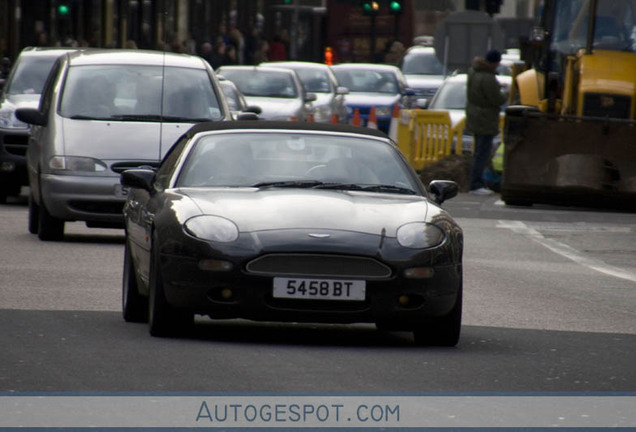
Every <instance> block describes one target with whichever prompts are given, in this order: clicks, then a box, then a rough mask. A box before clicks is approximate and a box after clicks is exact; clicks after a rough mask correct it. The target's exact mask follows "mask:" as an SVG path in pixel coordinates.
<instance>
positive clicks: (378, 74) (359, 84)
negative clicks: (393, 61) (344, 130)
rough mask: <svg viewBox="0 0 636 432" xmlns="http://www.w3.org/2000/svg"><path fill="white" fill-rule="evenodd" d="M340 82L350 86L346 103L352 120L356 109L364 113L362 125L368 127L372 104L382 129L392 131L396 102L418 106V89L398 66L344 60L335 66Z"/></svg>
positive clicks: (403, 106)
mask: <svg viewBox="0 0 636 432" xmlns="http://www.w3.org/2000/svg"><path fill="white" fill-rule="evenodd" d="M331 68H332V70H333V72H334V73H335V74H336V78H338V82H339V83H340V85H342V86H344V87H347V88H348V89H349V93H348V94H347V95H345V106H346V107H347V111H348V113H349V120H350V121H351V119H352V118H353V115H354V112H355V110H356V108H357V109H358V110H359V112H360V120H361V126H366V124H367V122H368V120H369V113H370V111H371V107H375V114H376V119H377V124H378V129H380V130H381V131H383V132H385V133H388V131H389V126H390V124H391V117H392V114H393V105H395V104H398V105H399V107H400V108H401V109H402V108H407V109H409V108H415V105H416V102H417V97H416V95H415V91H414V90H413V89H411V88H409V87H408V86H407V84H406V78H405V77H404V74H403V73H402V71H400V69H399V68H398V67H397V66H392V65H385V64H373V63H342V64H338V65H334V66H331Z"/></svg>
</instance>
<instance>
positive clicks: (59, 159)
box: [49, 156, 107, 172]
mask: <svg viewBox="0 0 636 432" xmlns="http://www.w3.org/2000/svg"><path fill="white" fill-rule="evenodd" d="M49 168H51V169H53V170H63V171H81V172H103V171H106V168H107V166H106V164H105V163H104V162H102V161H100V160H97V159H93V158H89V157H80V156H53V157H52V158H51V159H49Z"/></svg>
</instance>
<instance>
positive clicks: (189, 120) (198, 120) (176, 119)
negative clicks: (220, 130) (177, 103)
mask: <svg viewBox="0 0 636 432" xmlns="http://www.w3.org/2000/svg"><path fill="white" fill-rule="evenodd" d="M161 119H162V120H163V121H168V122H175V123H201V122H208V121H212V119H211V118H203V117H178V116H162V117H161Z"/></svg>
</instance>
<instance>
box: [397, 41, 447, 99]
mask: <svg viewBox="0 0 636 432" xmlns="http://www.w3.org/2000/svg"><path fill="white" fill-rule="evenodd" d="M400 69H401V70H402V73H403V74H404V77H405V78H406V82H407V84H408V86H409V87H410V88H412V89H413V90H415V94H416V95H417V100H418V101H417V104H418V106H425V105H426V103H427V102H430V101H431V99H432V98H433V96H434V95H435V92H436V91H437V89H438V88H439V87H440V86H441V85H442V83H443V82H444V72H445V71H444V65H442V63H441V62H440V61H439V60H438V58H437V56H436V55H435V48H433V47H431V46H420V45H414V46H412V47H410V48H409V49H407V50H406V52H405V53H404V57H402V60H401V61H400Z"/></svg>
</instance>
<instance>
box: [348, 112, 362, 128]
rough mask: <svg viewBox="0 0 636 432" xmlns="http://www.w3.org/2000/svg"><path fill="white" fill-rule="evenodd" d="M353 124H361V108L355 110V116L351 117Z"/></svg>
mask: <svg viewBox="0 0 636 432" xmlns="http://www.w3.org/2000/svg"><path fill="white" fill-rule="evenodd" d="M351 124H352V125H353V126H360V125H361V124H362V121H361V120H360V109H358V108H356V109H354V110H353V118H352V119H351Z"/></svg>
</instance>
